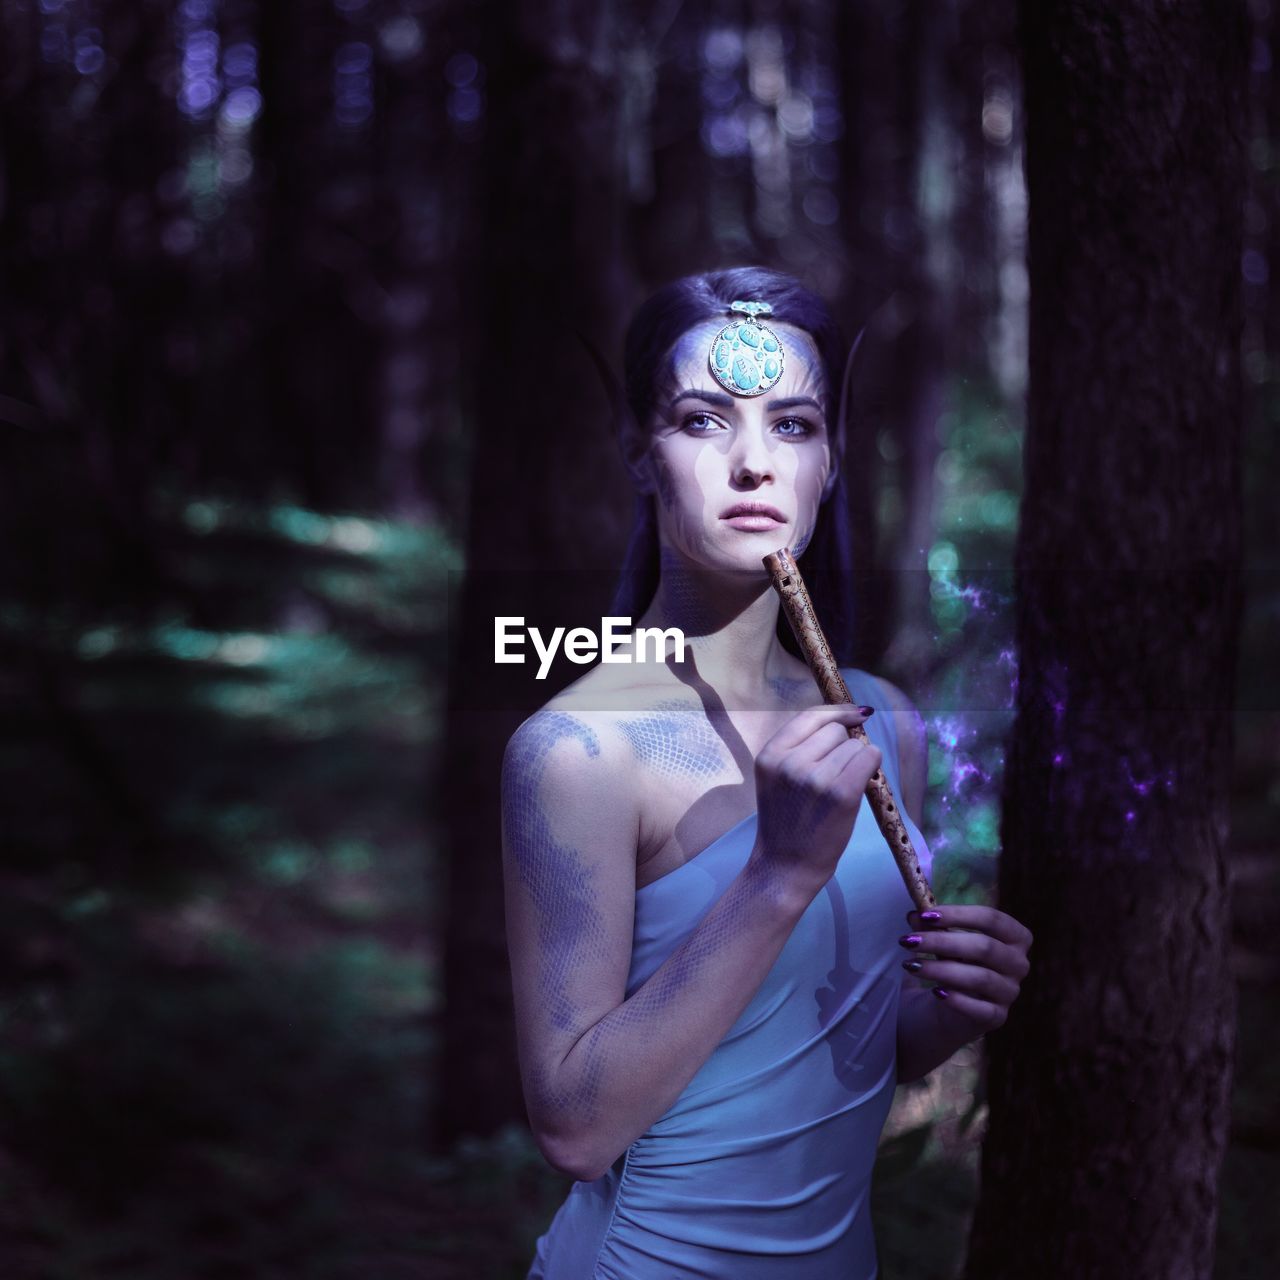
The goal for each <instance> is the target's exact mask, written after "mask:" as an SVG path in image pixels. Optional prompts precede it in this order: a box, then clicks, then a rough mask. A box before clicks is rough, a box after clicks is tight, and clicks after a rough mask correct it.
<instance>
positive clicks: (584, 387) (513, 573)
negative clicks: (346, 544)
mask: <svg viewBox="0 0 1280 1280" xmlns="http://www.w3.org/2000/svg"><path fill="white" fill-rule="evenodd" d="M489 8H490V12H489V14H488V23H487V25H486V30H488V31H489V32H491V35H492V41H493V44H492V50H493V57H492V58H491V59H489V60H488V61H486V63H485V65H484V74H485V84H486V85H487V86H488V88H489V93H490V97H489V103H488V111H487V118H486V121H485V129H486V135H485V143H484V145H485V148H486V152H487V154H486V157H485V163H484V166H483V172H484V173H485V174H486V176H487V179H488V183H489V187H488V190H487V192H486V193H485V200H486V208H485V211H484V213H483V215H482V223H481V229H480V231H479V233H478V243H479V246H480V248H479V252H478V253H477V255H476V258H477V265H478V268H479V270H478V272H477V275H476V278H475V279H474V281H473V287H472V289H471V290H470V296H469V297H468V298H466V299H465V301H466V302H467V303H469V304H470V310H468V311H467V312H465V313H464V315H463V316H462V317H460V318H461V319H462V320H463V321H464V322H465V324H466V325H467V335H468V339H467V340H468V342H469V351H468V366H467V374H466V376H467V378H468V379H469V380H470V385H471V391H470V396H469V399H470V401H471V408H472V420H473V421H474V422H475V424H476V428H477V429H476V443H475V446H474V452H473V454H472V487H471V498H470V519H469V527H468V534H467V573H466V577H465V581H464V582H463V583H462V584H461V593H460V597H459V598H458V599H457V600H456V601H455V602H454V604H456V605H457V606H458V607H457V612H456V613H454V615H453V617H454V622H453V625H452V627H451V633H452V634H451V637H450V638H451V642H452V654H451V665H450V672H449V681H448V702H449V705H448V711H447V737H446V741H445V742H444V743H443V744H442V751H443V756H444V768H443V770H442V774H441V776H442V781H443V790H442V792H441V797H440V801H441V805H440V808H441V812H442V813H443V814H444V815H445V822H446V825H447V831H448V849H447V866H448V876H449V885H448V916H447V919H446V920H445V921H444V936H445V988H444V994H445V1007H444V1012H443V1022H442V1027H441V1043H440V1058H439V1070H438V1073H437V1079H438V1082H439V1095H438V1100H437V1103H438V1105H437V1111H436V1121H437V1123H436V1136H437V1137H438V1138H440V1139H443V1140H445V1141H447V1140H449V1139H452V1138H454V1137H457V1136H459V1135H461V1134H467V1133H470V1134H478V1135H484V1134H488V1133H491V1132H492V1131H493V1130H494V1129H495V1128H496V1127H497V1126H499V1125H500V1124H502V1123H504V1122H506V1121H509V1120H512V1119H521V1118H523V1116H524V1105H523V1099H522V1097H521V1092H520V1082H519V1075H518V1072H517V1067H516V1054H515V1038H514V1026H513V1021H512V1009H511V979H510V972H509V970H508V962H507V954H506V946H505V932H504V924H503V890H502V864H501V856H500V836H501V833H500V822H499V804H498V799H499V781H500V773H501V764H502V754H503V749H504V747H505V745H506V741H507V739H508V738H509V737H510V735H511V733H512V732H513V731H514V730H515V728H516V727H517V726H518V725H519V723H520V721H521V720H523V719H524V718H525V717H526V716H527V715H529V714H530V713H531V712H532V711H533V710H535V709H536V708H537V707H538V706H539V705H541V704H542V703H543V702H545V701H546V699H547V698H548V697H550V696H551V695H552V694H553V693H554V692H555V687H556V685H555V681H554V680H547V681H542V682H540V681H537V680H535V679H534V668H532V667H530V666H527V665H526V666H520V667H505V666H504V667H495V666H494V664H493V658H492V655H493V643H494V642H493V634H494V617H495V615H496V614H510V615H517V616H519V615H524V616H526V617H527V618H528V621H529V623H530V625H537V626H539V627H540V628H541V629H543V630H544V631H545V632H548V633H549V631H550V628H551V626H552V625H563V626H566V627H572V626H577V625H583V624H584V623H589V624H591V625H592V627H593V629H598V628H599V625H600V618H601V616H602V615H603V614H605V613H607V612H608V608H607V606H608V603H609V598H610V589H611V586H612V581H611V579H612V574H613V572H614V571H615V570H616V568H617V566H618V564H619V563H620V561H621V552H622V548H623V546H624V543H625V538H626V533H627V525H626V519H627V517H628V516H629V514H630V510H631V502H630V495H629V491H628V489H627V487H626V478H625V472H624V470H623V467H622V464H621V461H620V460H619V458H618V454H617V449H616V445H615V442H614V439H613V436H612V433H611V431H610V416H611V415H610V407H609V403H608V400H607V398H606V396H605V395H604V394H603V392H602V389H601V384H600V380H599V378H598V377H597V375H596V372H595V370H594V369H593V366H592V364H591V362H590V359H589V358H588V356H587V354H586V350H585V349H584V347H583V346H582V344H581V343H580V342H579V340H578V336H577V334H578V333H581V334H583V335H585V336H587V337H588V338H589V339H590V341H591V342H592V343H594V344H596V345H597V346H598V347H599V349H600V350H601V351H602V352H603V353H604V354H606V356H608V357H609V358H611V359H613V358H614V353H615V352H616V350H617V349H619V348H620V346H621V343H620V334H621V328H622V325H623V323H624V322H625V319H626V316H627V313H628V310H629V308H630V303H631V298H630V296H629V293H630V290H629V286H628V282H627V280H626V278H625V276H624V274H623V271H622V262H621V253H620V248H619V243H618V241H619V228H620V225H621V220H622V212H623V211H622V208H621V205H622V192H623V189H624V188H623V185H622V184H623V177H622V169H621V164H620V158H621V156H622V155H623V154H624V153H623V149H622V148H621V147H620V146H619V141H618V138H617V136H616V130H617V127H618V118H619V111H618V107H619V93H620V92H621V87H620V83H619V80H620V77H619V76H618V74H617V67H616V66H615V65H614V59H615V58H616V51H617V50H618V49H619V48H620V47H622V41H620V40H619V39H618V37H617V36H616V34H615V33H614V30H613V24H614V23H616V22H617V20H618V11H619V9H620V8H621V6H618V5H612V4H610V5H603V6H602V5H598V4H594V3H589V2H588V0H573V3H566V4H563V5H560V6H558V7H557V8H556V10H555V12H554V14H550V13H546V12H544V11H542V10H538V11H537V12H536V13H535V12H534V11H532V10H528V9H527V7H526V8H522V7H521V6H519V5H516V4H513V3H494V4H492V5H491V6H489ZM554 571H560V572H559V573H558V574H557V573H556V572H554ZM517 602H519V603H517ZM540 610H541V611H542V616H539V617H534V616H532V615H534V614H535V613H537V612H539V611H540ZM511 673H514V675H512V674H511ZM566 674H567V675H569V676H570V677H571V678H572V677H573V676H577V675H580V674H581V669H577V668H574V669H573V670H572V671H570V672H567V673H566ZM508 676H510V678H506V677H508Z"/></svg>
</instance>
